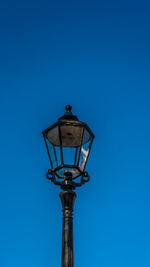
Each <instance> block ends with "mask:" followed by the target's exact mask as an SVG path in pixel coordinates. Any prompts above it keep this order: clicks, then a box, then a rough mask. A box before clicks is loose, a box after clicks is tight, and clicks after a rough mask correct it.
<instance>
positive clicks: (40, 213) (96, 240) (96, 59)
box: [0, 0, 150, 267]
mask: <svg viewBox="0 0 150 267" xmlns="http://www.w3.org/2000/svg"><path fill="white" fill-rule="evenodd" d="M66 104H71V105H72V106H73V112H74V113H75V114H76V115H77V116H78V117H79V119H81V120H82V121H85V122H86V123H88V124H89V126H90V128H91V129H92V130H93V132H94V134H95V136H96V137H95V140H94V143H93V147H92V150H91V154H90V157H89V161H88V164H87V168H86V170H87V171H88V172H89V174H90V176H91V179H90V182H89V183H88V184H85V185H84V186H83V187H82V188H79V189H78V190H76V191H77V199H76V202H75V211H74V241H75V267H91V266H98V267H127V266H128V267H133V266H136V267H141V266H142V267H149V266H150V4H149V1H145V0H143V1H142V0H141V1H132V0H130V1H128V0H126V1H109V0H108V1H107V0H106V1H88V0H87V1H83V0H80V1H78V0H76V1H57V0H56V1H50V0H49V1H45V0H43V1H36V2H35V1H33V0H30V1H28V0H27V1H25V0H22V1H15V0H14V1H7V0H6V1H1V3H0V114H1V116H0V125H1V130H0V177H1V178H0V266H1V267H27V266H28V267H33V266H35V267H54V266H55V267H58V266H61V230H62V211H61V203H60V199H59V192H60V189H59V187H57V186H54V185H53V184H52V183H51V182H50V181H48V180H47V179H46V178H45V174H46V172H47V170H48V168H49V167H50V166H49V160H48V156H47V152H46V148H45V144H44V141H43V137H42V134H41V131H42V130H44V129H45V128H47V127H48V126H49V125H51V124H52V123H54V122H55V121H56V120H57V118H58V117H60V116H61V115H63V113H64V107H65V105H66Z"/></svg>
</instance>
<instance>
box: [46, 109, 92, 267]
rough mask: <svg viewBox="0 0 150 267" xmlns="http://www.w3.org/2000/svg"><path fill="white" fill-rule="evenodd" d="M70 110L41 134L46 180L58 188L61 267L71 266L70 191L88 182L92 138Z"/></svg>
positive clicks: (71, 216)
mask: <svg viewBox="0 0 150 267" xmlns="http://www.w3.org/2000/svg"><path fill="white" fill-rule="evenodd" d="M71 110H72V107H71V106H70V105H67V106H66V112H65V114H64V116H62V117H61V118H59V119H58V121H57V122H56V123H55V124H53V125H52V126H50V127H48V128H47V129H46V130H44V131H43V132H42V134H43V137H44V140H45V144H46V148H47V152H48V156H49V160H50V165H51V169H49V170H48V172H47V178H48V179H49V180H51V181H52V182H53V183H54V184H55V185H59V186H60V187H61V189H62V192H61V193H60V198H61V202H62V207H63V232H62V265H61V266H62V267H74V248H73V206H74V201H75V198H76V193H75V192H74V190H75V189H76V187H79V186H81V185H82V184H84V183H86V182H88V181H89V175H88V173H87V172H85V166H86V163H87V159H88V156H89V153H90V149H91V146H92V142H93V139H94V134H93V133H92V131H91V130H90V128H89V127H88V125H87V124H86V123H83V122H81V121H79V120H78V118H77V117H76V116H74V115H73V114H72V111H71Z"/></svg>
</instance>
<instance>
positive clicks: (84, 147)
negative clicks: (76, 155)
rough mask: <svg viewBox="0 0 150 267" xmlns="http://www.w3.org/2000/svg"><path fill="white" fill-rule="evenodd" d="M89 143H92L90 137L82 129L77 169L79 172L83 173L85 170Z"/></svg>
mask: <svg viewBox="0 0 150 267" xmlns="http://www.w3.org/2000/svg"><path fill="white" fill-rule="evenodd" d="M85 141H86V142H85ZM91 142H92V136H91V135H90V133H89V132H88V131H87V130H86V129H84V134H83V142H82V147H81V154H80V159H79V168H80V169H81V171H83V170H84V168H85V164H86V161H87V157H88V155H89V150H90V144H91Z"/></svg>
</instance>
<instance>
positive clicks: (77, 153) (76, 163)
mask: <svg viewBox="0 0 150 267" xmlns="http://www.w3.org/2000/svg"><path fill="white" fill-rule="evenodd" d="M79 151H80V147H79V146H78V147H77V148H76V152H75V158H74V165H76V166H77V165H78V158H79Z"/></svg>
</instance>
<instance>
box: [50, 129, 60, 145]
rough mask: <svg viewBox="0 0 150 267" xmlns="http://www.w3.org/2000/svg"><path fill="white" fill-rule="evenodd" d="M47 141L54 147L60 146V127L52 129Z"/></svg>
mask: <svg viewBox="0 0 150 267" xmlns="http://www.w3.org/2000/svg"><path fill="white" fill-rule="evenodd" d="M47 139H48V140H49V142H50V143H51V144H53V145H54V146H60V140H59V131H58V126H56V127H54V128H52V129H51V130H49V131H48V133H47Z"/></svg>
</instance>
